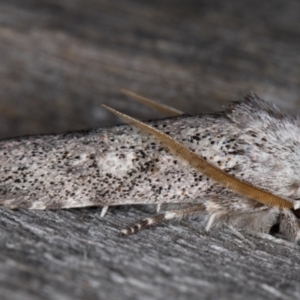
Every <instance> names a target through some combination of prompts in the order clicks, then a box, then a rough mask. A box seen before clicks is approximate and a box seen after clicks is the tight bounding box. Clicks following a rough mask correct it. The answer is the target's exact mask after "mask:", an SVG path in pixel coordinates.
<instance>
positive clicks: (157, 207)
mask: <svg viewBox="0 0 300 300" xmlns="http://www.w3.org/2000/svg"><path fill="white" fill-rule="evenodd" d="M160 209H161V204H160V203H159V204H157V205H156V212H157V213H158V212H160Z"/></svg>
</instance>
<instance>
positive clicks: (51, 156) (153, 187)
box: [0, 97, 300, 209]
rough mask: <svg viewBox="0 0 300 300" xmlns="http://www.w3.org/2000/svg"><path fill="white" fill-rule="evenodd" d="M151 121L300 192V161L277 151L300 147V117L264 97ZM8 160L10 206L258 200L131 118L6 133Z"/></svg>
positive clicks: (246, 171) (266, 184) (269, 182)
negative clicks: (198, 167)
mask: <svg viewBox="0 0 300 300" xmlns="http://www.w3.org/2000/svg"><path fill="white" fill-rule="evenodd" d="M266 117H267V119H266ZM279 119H280V121H281V122H280V124H279V123H278V120H279ZM266 121H267V122H266ZM151 124H152V126H154V127H155V128H157V129H159V130H161V131H163V132H165V133H167V134H169V135H170V136H172V137H173V138H174V139H176V140H177V141H179V142H181V143H183V144H184V145H186V146H187V147H189V148H190V149H191V150H193V151H195V152H196V153H197V154H199V155H201V156H202V157H203V158H205V159H207V160H208V161H210V162H212V163H213V164H215V165H216V166H218V167H219V168H221V169H222V170H224V171H226V172H228V173H230V174H234V175H235V176H236V177H238V178H241V179H243V180H246V181H249V182H252V183H253V184H257V185H258V186H260V187H262V188H264V189H266V190H269V191H271V192H275V193H276V194H279V195H282V196H285V197H290V198H295V197H297V195H298V185H297V178H291V176H289V175H291V174H289V172H291V171H292V170H293V171H295V170H296V169H297V166H295V164H294V161H293V162H291V163H288V166H286V163H287V162H286V161H285V163H284V164H285V165H284V166H283V163H282V160H281V159H278V152H277V151H276V150H277V149H278V148H280V149H281V148H284V149H289V150H290V151H285V152H283V154H282V155H283V156H286V158H287V159H288V157H290V155H293V154H295V151H293V149H295V148H297V146H298V145H295V142H296V139H295V137H297V135H295V136H290V138H292V139H293V140H290V145H289V144H286V141H289V139H288V136H286V135H285V134H287V133H288V132H290V130H288V127H294V132H299V127H298V123H297V120H296V119H293V118H291V117H288V116H285V115H284V114H282V113H281V112H280V111H279V110H277V109H276V108H275V107H273V106H272V105H269V104H267V103H266V102H264V101H262V100H258V99H255V98H253V97H247V98H246V99H244V100H243V101H241V102H237V103H235V104H232V105H230V106H229V107H228V108H227V109H226V110H225V111H224V112H222V113H220V114H211V115H205V116H180V117H177V118H170V119H165V120H159V121H154V122H152V123H151ZM272 126H273V127H274V128H272ZM254 127H255V128H254ZM267 127H269V131H268V132H266V128H267ZM271 129H272V130H271ZM274 129H277V131H274ZM279 131H282V135H279ZM277 135H279V136H277ZM289 135H290V134H289ZM298 136H300V135H298ZM278 137H279V138H281V139H282V138H283V137H284V140H285V141H284V142H285V144H282V146H281V144H280V143H278ZM297 142H298V141H297ZM297 149H298V148H297ZM281 152H282V151H281ZM281 152H280V153H281ZM290 152H291V153H290ZM284 158H285V157H283V159H284ZM0 161H1V165H0V176H1V178H0V203H1V204H2V205H4V206H6V207H9V208H31V209H58V208H70V207H83V206H105V205H126V204H147V203H152V204H155V203H203V202H205V201H206V200H207V199H208V200H209V199H214V198H218V199H223V203H222V205H224V206H225V207H232V206H241V207H244V206H248V205H252V206H254V207H255V206H257V205H258V204H256V203H253V200H250V199H244V201H242V202H241V203H239V204H237V203H235V202H234V201H232V200H231V199H234V198H236V195H235V194H234V193H231V192H230V191H228V190H226V188H223V187H221V186H219V185H218V184H216V183H214V182H212V181H211V180H210V179H209V178H207V177H205V176H203V175H201V174H199V173H198V172H196V171H193V170H191V169H190V168H189V166H188V165H187V164H186V163H184V162H182V161H180V160H178V159H177V158H176V157H174V156H173V155H172V154H170V153H168V152H167V151H166V150H164V149H163V148H162V147H161V146H160V145H159V144H157V143H155V142H154V141H152V140H151V139H149V137H144V136H142V135H140V134H139V133H138V132H136V131H135V130H134V129H132V128H131V127H130V126H127V125H125V126H124V125H122V126H116V127H110V128H103V129H96V130H90V131H82V132H75V133H72V132H71V133H66V134H59V135H42V136H32V137H23V138H18V139H8V140H3V141H1V143H0ZM297 161H298V160H297ZM280 169H283V170H285V172H286V173H287V174H286V176H283V181H284V183H285V184H284V185H281V186H278V181H277V176H276V175H274V172H276V171H277V170H280ZM297 170H299V168H298V169H297ZM297 172H298V171H297ZM257 174H260V176H257ZM262 178H264V179H262ZM298 178H299V177H298ZM258 206H259V205H258Z"/></svg>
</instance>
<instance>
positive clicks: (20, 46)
mask: <svg viewBox="0 0 300 300" xmlns="http://www.w3.org/2000/svg"><path fill="white" fill-rule="evenodd" d="M299 17H300V4H299V2H298V1H297V0H272V1H258V0H254V1H253V0H247V1H237V0H236V1H233V0H230V1H221V0H215V1H190V2H187V1H179V0H177V1H171V0H166V1H123V0H122V1H121V0H117V1H109V0H107V1H105V0H101V1H92V0H88V1H87V0H86V1H83V0H78V1H67V0H59V1H58V0H51V1H50V0H43V1H21V0H19V1H17V0H15V1H14V0H13V1H5V0H3V1H1V2H0V78H1V80H0V136H1V137H8V136H16V135H20V134H32V133H41V132H60V131H65V130H73V129H80V128H89V127H97V126H103V125H107V124H109V123H110V124H112V123H115V122H118V121H117V120H116V119H115V118H113V117H112V116H111V115H110V114H108V113H107V112H105V111H103V110H102V108H101V107H100V104H101V103H107V104H110V105H111V106H113V107H115V108H117V109H119V110H122V111H124V112H126V113H129V114H131V115H133V116H136V117H139V118H140V119H147V118H149V117H150V118H154V117H159V116H158V115H157V114H156V113H153V112H149V110H148V109H147V108H144V107H142V106H140V105H138V104H136V103H134V102H133V101H130V100H127V99H126V97H125V96H123V95H122V94H120V93H119V89H120V88H127V89H131V90H133V91H135V92H138V93H140V94H143V95H145V96H148V97H150V98H153V99H161V100H162V101H163V102H164V103H166V104H168V105H173V106H176V107H177V108H179V109H181V110H183V111H186V112H189V113H200V112H204V111H210V110H218V109H220V108H221V106H222V105H224V104H226V103H228V102H230V101H231V100H236V99H238V98H239V97H241V96H243V95H244V94H246V93H247V92H248V91H249V90H250V89H252V90H254V91H255V92H256V93H258V94H259V95H260V96H261V97H263V98H265V99H267V100H271V101H273V102H275V103H277V104H278V105H280V106H282V107H284V108H285V109H286V110H287V111H289V112H293V113H296V112H297V111H299V110H300V108H299V100H300V99H299V98H300V96H299V95H300V85H299V83H300V81H299V78H300V69H299V65H300V24H299ZM279 184H280V183H279ZM147 215H149V211H147V210H146V209H145V208H143V207H137V208H136V207H125V208H124V207H123V208H112V209H110V210H109V212H108V214H107V216H106V217H105V218H104V219H102V218H100V211H99V209H76V210H75V209H74V210H68V211H67V210H65V211H9V210H6V209H1V222H0V268H1V272H0V295H1V299H22V300H23V299H83V298H84V299H174V298H176V299H241V298H243V299H253V298H256V299H292V298H293V299H295V298H299V296H300V287H299V279H300V275H299V270H300V248H299V247H287V246H279V245H277V244H275V243H273V242H266V241H263V240H259V239H256V238H252V237H249V240H250V241H251V242H252V244H253V245H250V244H249V243H247V242H246V241H241V240H239V239H238V238H237V237H235V236H234V235H233V234H232V233H231V232H230V231H229V230H227V229H224V230H221V231H219V232H216V231H212V232H210V233H209V234H206V233H204V231H203V225H202V224H201V222H196V221H195V222H192V221H182V222H180V223H179V224H172V225H167V226H159V227H157V228H153V229H151V230H146V231H143V232H141V233H139V234H138V235H135V236H132V237H130V238H122V237H121V236H120V235H119V229H121V228H122V227H123V226H124V225H126V224H131V223H132V222H134V221H135V220H138V219H140V218H142V217H145V216H147ZM247 238H248V237H247Z"/></svg>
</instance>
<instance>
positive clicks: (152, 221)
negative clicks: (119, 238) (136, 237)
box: [122, 204, 206, 236]
mask: <svg viewBox="0 0 300 300" xmlns="http://www.w3.org/2000/svg"><path fill="white" fill-rule="evenodd" d="M205 210H206V208H205V206H204V205H203V204H197V205H193V206H189V207H186V208H181V209H176V210H170V211H167V212H165V213H163V214H158V215H155V216H153V217H150V218H146V219H143V220H141V221H140V222H138V223H136V224H134V225H132V226H129V227H127V228H125V229H123V230H122V233H123V234H124V235H125V236H128V235H131V234H134V233H137V232H138V231H140V230H142V229H144V228H147V227H149V226H152V225H156V224H158V223H161V222H164V221H169V220H173V219H179V218H180V219H181V218H186V217H190V216H193V215H198V214H199V213H200V212H203V211H205Z"/></svg>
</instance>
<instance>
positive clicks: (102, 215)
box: [100, 205, 109, 218]
mask: <svg viewBox="0 0 300 300" xmlns="http://www.w3.org/2000/svg"><path fill="white" fill-rule="evenodd" d="M108 208H109V206H108V205H105V206H103V207H102V210H101V215H100V217H101V218H102V217H104V216H105V215H106V213H107V210H108Z"/></svg>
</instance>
